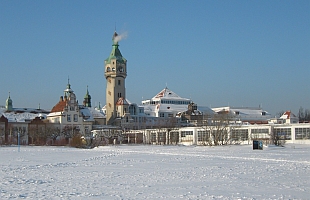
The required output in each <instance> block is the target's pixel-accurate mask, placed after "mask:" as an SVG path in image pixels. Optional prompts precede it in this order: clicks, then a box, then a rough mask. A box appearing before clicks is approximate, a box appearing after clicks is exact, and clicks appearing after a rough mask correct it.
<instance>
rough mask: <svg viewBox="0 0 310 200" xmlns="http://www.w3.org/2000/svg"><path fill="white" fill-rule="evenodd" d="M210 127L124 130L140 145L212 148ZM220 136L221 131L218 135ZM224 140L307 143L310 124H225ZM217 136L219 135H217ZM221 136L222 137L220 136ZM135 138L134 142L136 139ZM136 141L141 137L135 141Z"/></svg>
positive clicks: (231, 141)
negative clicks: (275, 138)
mask: <svg viewBox="0 0 310 200" xmlns="http://www.w3.org/2000/svg"><path fill="white" fill-rule="evenodd" d="M214 131H215V128H214V127H213V128H212V127H208V126H204V127H182V128H177V129H176V128H175V129H171V128H170V129H163V128H162V129H144V130H132V131H127V132H125V133H124V134H125V135H126V137H124V138H125V139H126V138H130V140H131V141H132V143H134V142H133V141H141V143H144V144H158V145H173V144H181V145H214V141H215V140H214V137H216V133H212V132H214ZM222 133H224V132H222ZM225 133H226V134H223V135H224V136H225V138H224V139H220V140H219V144H218V145H221V144H252V142H253V140H261V141H263V142H264V144H265V145H267V144H271V143H272V141H271V140H272V137H273V136H276V137H278V140H281V141H285V143H293V144H310V124H309V123H303V124H264V125H258V124H254V125H251V124H247V125H229V126H227V127H225ZM219 134H220V133H219ZM223 135H222V136H223ZM137 138H138V139H137ZM139 138H143V139H142V140H139Z"/></svg>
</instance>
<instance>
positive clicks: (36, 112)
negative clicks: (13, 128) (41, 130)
mask: <svg viewBox="0 0 310 200" xmlns="http://www.w3.org/2000/svg"><path fill="white" fill-rule="evenodd" d="M47 113H48V111H45V110H42V109H35V108H14V110H13V111H6V110H5V109H4V108H0V116H1V115H3V116H4V117H5V118H7V119H8V121H9V122H26V121H29V120H33V119H34V118H36V117H43V118H46V114H47Z"/></svg>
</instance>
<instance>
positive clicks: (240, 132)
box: [231, 129, 248, 141]
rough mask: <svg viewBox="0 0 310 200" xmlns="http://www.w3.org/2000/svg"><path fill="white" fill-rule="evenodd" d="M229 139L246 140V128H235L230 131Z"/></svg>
mask: <svg viewBox="0 0 310 200" xmlns="http://www.w3.org/2000/svg"><path fill="white" fill-rule="evenodd" d="M231 139H232V140H233V141H246V140H248V129H235V130H232V131H231Z"/></svg>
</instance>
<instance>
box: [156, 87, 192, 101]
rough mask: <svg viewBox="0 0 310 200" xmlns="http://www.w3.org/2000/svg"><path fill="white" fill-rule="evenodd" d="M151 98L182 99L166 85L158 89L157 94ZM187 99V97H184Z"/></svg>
mask: <svg viewBox="0 0 310 200" xmlns="http://www.w3.org/2000/svg"><path fill="white" fill-rule="evenodd" d="M153 98H160V99H162V98H167V99H184V100H185V98H182V97H180V96H179V95H177V94H176V93H175V92H173V91H171V90H170V89H168V88H167V87H166V88H164V89H163V90H162V91H160V92H159V93H158V94H157V95H155V96H154V97H153ZM186 100H189V99H186Z"/></svg>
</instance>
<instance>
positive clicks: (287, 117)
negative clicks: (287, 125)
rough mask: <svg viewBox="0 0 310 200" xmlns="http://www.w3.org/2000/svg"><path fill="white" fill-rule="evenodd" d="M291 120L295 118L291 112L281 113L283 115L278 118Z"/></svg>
mask: <svg viewBox="0 0 310 200" xmlns="http://www.w3.org/2000/svg"><path fill="white" fill-rule="evenodd" d="M291 118H297V117H296V115H294V114H293V113H292V112H291V111H286V112H285V113H283V115H282V116H281V117H280V119H291Z"/></svg>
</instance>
